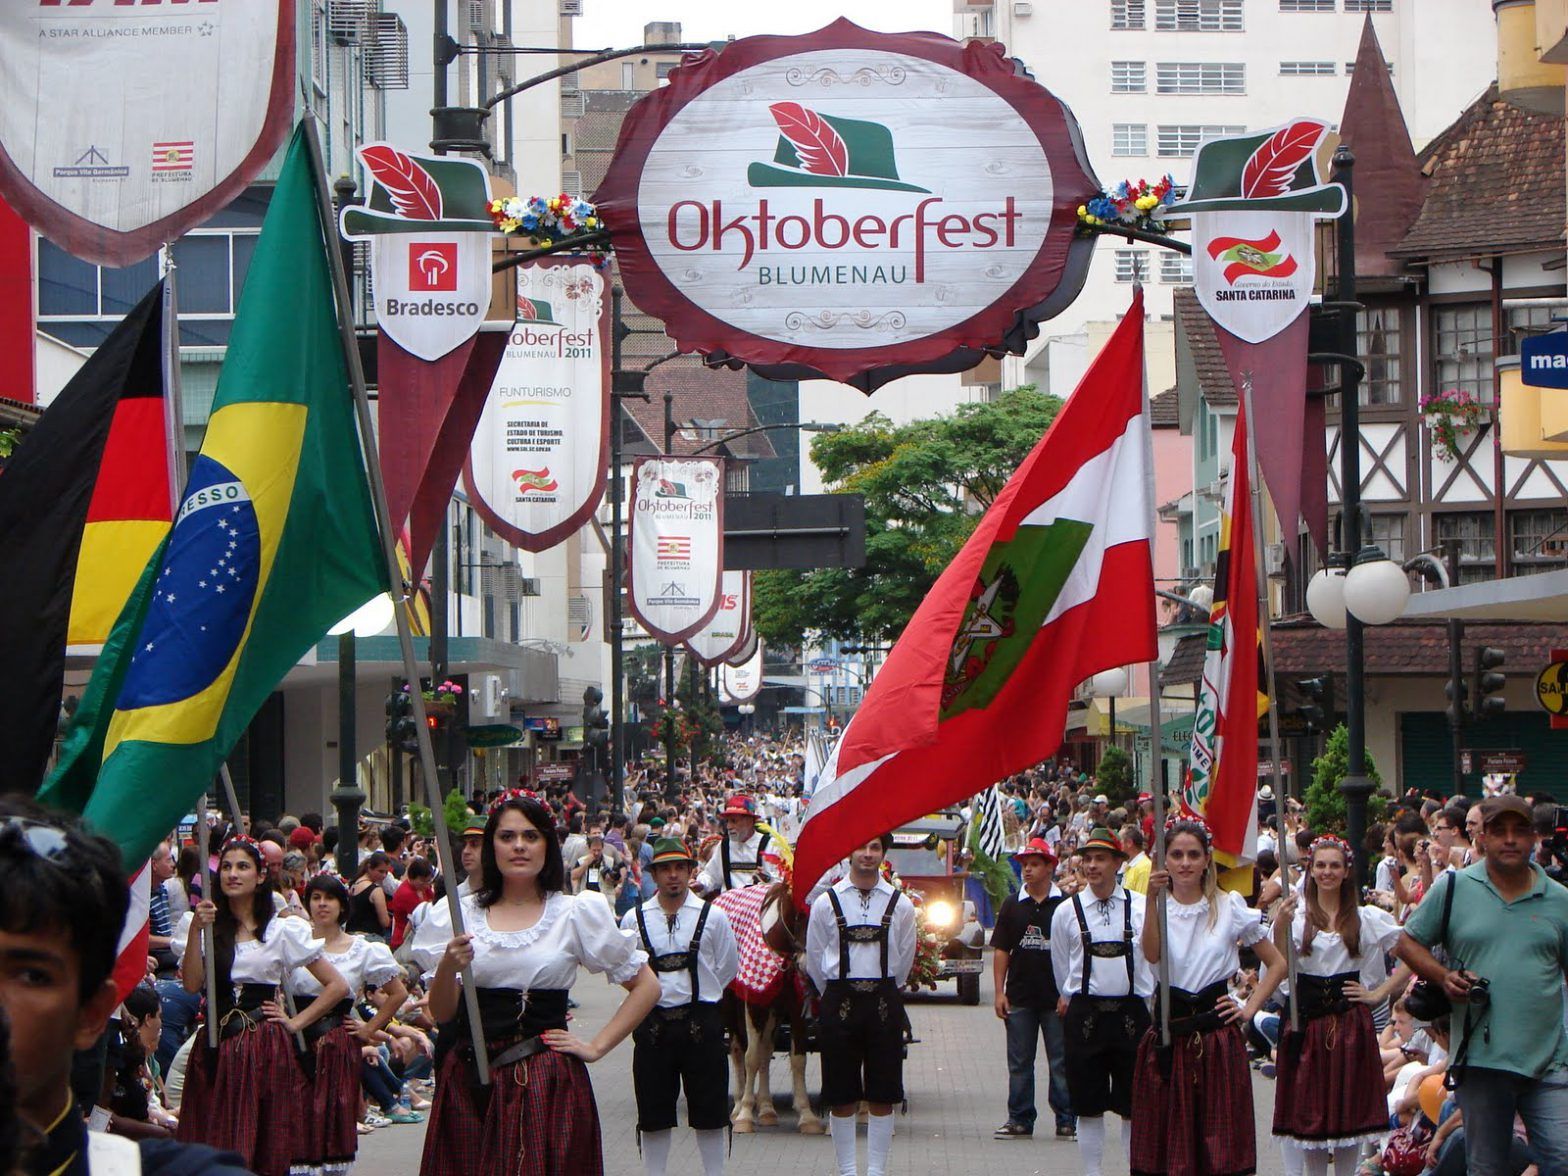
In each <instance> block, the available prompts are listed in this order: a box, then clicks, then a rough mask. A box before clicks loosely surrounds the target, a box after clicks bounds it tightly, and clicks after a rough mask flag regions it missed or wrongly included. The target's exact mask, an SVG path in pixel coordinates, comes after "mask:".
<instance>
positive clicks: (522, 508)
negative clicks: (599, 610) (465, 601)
mask: <svg viewBox="0 0 1568 1176" xmlns="http://www.w3.org/2000/svg"><path fill="white" fill-rule="evenodd" d="M606 295H607V289H606V286H605V280H604V275H603V273H602V272H601V271H600V270H599V269H598V268H597V267H596V266H593V265H591V264H588V263H586V262H574V261H569V260H566V259H564V258H546V259H543V260H541V261H537V262H531V263H529V264H527V265H522V266H519V267H518V268H517V321H516V322H515V323H513V324H512V331H511V336H510V338H509V340H508V342H507V347H506V354H505V355H504V356H503V358H502V360H501V367H500V369H499V370H498V371H497V372H496V376H495V383H494V384H493V385H492V386H491V388H490V396H489V398H488V399H487V400H486V402H485V408H484V413H483V415H482V416H481V417H480V418H479V427H478V429H477V430H475V432H474V441H473V445H472V447H471V448H470V450H469V455H468V464H467V466H466V467H465V469H464V471H463V481H464V484H465V485H466V486H467V487H468V495H469V498H470V500H471V501H472V502H473V504H474V508H475V509H476V510H478V511H479V513H480V515H481V516H482V517H483V518H484V520H485V522H486V523H488V524H489V526H490V529H491V530H492V531H494V532H495V533H496V534H497V535H499V536H501V538H503V539H505V540H506V541H507V542H509V543H511V544H512V545H513V546H515V547H521V548H522V549H523V550H525V551H544V550H546V549H547V548H550V547H553V546H555V545H556V544H557V543H559V542H561V541H562V540H563V539H565V538H567V537H568V536H569V535H571V534H573V533H574V532H575V531H576V530H577V529H578V528H579V527H581V526H582V525H583V524H584V523H585V522H587V521H588V519H589V517H590V516H591V515H592V514H593V512H594V510H595V509H597V507H598V505H599V500H600V498H602V497H603V495H604V482H605V473H606V470H607V468H608V463H609V455H610V348H609V337H610V300H609V298H608V297H607V296H606Z"/></svg>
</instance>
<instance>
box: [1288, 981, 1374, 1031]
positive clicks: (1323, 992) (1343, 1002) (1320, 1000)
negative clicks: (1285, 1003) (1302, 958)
mask: <svg viewBox="0 0 1568 1176" xmlns="http://www.w3.org/2000/svg"><path fill="white" fill-rule="evenodd" d="M1360 980H1361V974H1360V973H1359V972H1340V973H1337V974H1335V975H1333V976H1309V975H1307V974H1306V973H1304V972H1298V973H1297V974H1296V1000H1297V1005H1298V1007H1299V1009H1300V1011H1301V1019H1302V1020H1303V1021H1315V1020H1317V1019H1318V1018H1319V1017H1332V1016H1334V1015H1336V1014H1338V1013H1343V1012H1345V1011H1346V1010H1348V1009H1349V1008H1350V1006H1351V1005H1352V1004H1353V1003H1354V1002H1353V1001H1352V1000H1351V999H1350V998H1349V997H1348V996H1346V995H1345V985H1346V984H1352V983H1359V982H1360Z"/></svg>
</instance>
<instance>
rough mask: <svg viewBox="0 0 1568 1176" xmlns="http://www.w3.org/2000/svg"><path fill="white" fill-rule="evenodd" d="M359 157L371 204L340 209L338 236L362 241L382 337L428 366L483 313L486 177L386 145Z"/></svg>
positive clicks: (486, 293)
mask: <svg viewBox="0 0 1568 1176" xmlns="http://www.w3.org/2000/svg"><path fill="white" fill-rule="evenodd" d="M358 154H359V159H360V162H361V163H362V164H363V165H364V167H365V170H366V172H367V173H369V176H370V180H371V184H370V197H369V199H368V200H367V201H366V203H365V204H363V205H350V206H348V207H347V208H345V209H344V210H343V212H342V214H341V217H340V220H341V223H342V231H343V236H344V237H346V238H348V239H349V240H351V241H368V242H369V243H370V268H371V274H372V277H373V281H372V286H373V288H374V290H375V299H376V323H377V325H378V326H379V327H380V328H381V331H382V333H383V334H385V335H386V336H388V337H389V338H391V339H392V340H393V341H394V342H396V343H397V344H398V346H400V347H402V348H403V350H405V351H407V352H408V353H409V354H410V355H413V356H416V357H417V358H419V359H423V360H426V361H427V362H433V361H435V360H438V359H440V358H441V357H442V356H443V355H445V354H447V352H449V351H452V350H454V349H455V348H457V347H459V346H461V345H462V344H464V343H466V342H468V340H470V339H472V338H473V337H474V334H475V333H476V332H477V331H478V330H479V324H480V323H481V322H483V321H484V317H485V312H486V311H487V310H488V309H489V308H490V238H491V236H492V235H493V234H494V232H495V224H494V222H493V221H492V220H491V219H490V212H489V205H490V173H488V172H487V171H485V169H484V168H483V167H482V166H481V165H480V164H478V163H475V162H474V161H473V160H471V159H456V158H451V157H446V156H426V155H415V154H413V153H411V152H405V151H400V150H398V149H397V148H396V147H394V146H392V144H390V143H367V144H366V145H365V146H363V147H361V148H360V149H359V153H358Z"/></svg>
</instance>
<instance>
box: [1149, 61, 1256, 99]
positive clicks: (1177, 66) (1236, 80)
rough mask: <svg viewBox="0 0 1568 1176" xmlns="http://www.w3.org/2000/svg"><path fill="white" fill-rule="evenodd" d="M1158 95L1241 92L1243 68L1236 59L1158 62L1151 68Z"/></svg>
mask: <svg viewBox="0 0 1568 1176" xmlns="http://www.w3.org/2000/svg"><path fill="white" fill-rule="evenodd" d="M1154 89H1155V92H1156V93H1159V94H1245V93H1246V92H1247V67H1246V66H1245V65H1244V64H1243V63H1241V62H1239V61H1161V62H1158V63H1157V64H1156V65H1155V67H1154Z"/></svg>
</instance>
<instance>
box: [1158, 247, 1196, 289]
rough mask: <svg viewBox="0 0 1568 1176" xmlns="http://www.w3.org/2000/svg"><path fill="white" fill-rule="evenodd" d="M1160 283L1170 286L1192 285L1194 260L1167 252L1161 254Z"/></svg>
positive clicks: (1163, 251)
mask: <svg viewBox="0 0 1568 1176" xmlns="http://www.w3.org/2000/svg"><path fill="white" fill-rule="evenodd" d="M1160 281H1162V282H1166V283H1168V284H1170V285H1173V286H1174V285H1189V286H1190V285H1191V284H1192V258H1190V257H1187V256H1185V255H1183V254H1180V253H1171V252H1169V251H1166V250H1162V251H1161V252H1160Z"/></svg>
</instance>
